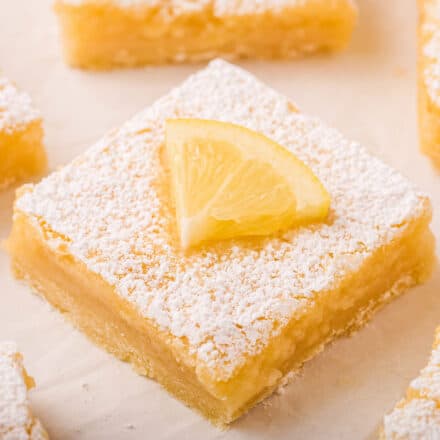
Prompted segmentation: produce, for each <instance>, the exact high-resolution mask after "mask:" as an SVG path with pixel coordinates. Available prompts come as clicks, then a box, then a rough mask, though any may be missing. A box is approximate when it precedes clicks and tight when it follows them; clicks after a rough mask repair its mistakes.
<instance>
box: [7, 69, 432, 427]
mask: <svg viewBox="0 0 440 440" xmlns="http://www.w3.org/2000/svg"><path fill="white" fill-rule="evenodd" d="M176 117H179V118H182V117H184V118H185V117H188V118H202V119H213V120H223V121H227V122H232V123H235V124H239V125H242V126H245V127H248V128H250V129H252V130H254V131H257V132H260V133H263V134H264V135H266V136H267V137H269V138H271V139H273V140H274V141H276V142H278V143H279V144H280V145H283V146H285V147H286V148H288V149H289V150H291V151H292V152H293V153H294V154H295V155H296V156H297V157H298V158H300V159H301V160H303V161H304V162H305V163H306V164H307V165H308V166H310V167H311V168H312V170H313V172H314V173H315V174H316V176H317V177H318V178H319V179H320V181H321V182H322V183H323V184H324V186H325V187H326V189H327V190H328V191H329V193H330V195H331V198H332V204H331V214H330V216H329V218H328V221H327V222H326V223H324V224H315V225H310V226H308V227H301V228H296V229H291V230H289V231H287V232H284V233H282V234H279V235H276V236H270V237H265V238H260V239H242V240H229V241H223V242H217V243H214V244H209V245H206V246H205V247H201V248H200V249H196V250H192V251H191V252H184V251H183V250H182V249H181V247H180V246H179V239H178V235H177V230H176V218H175V207H174V202H173V199H172V197H170V176H169V169H168V166H167V161H166V159H165V156H164V145H163V144H164V126H165V120H166V119H167V118H176ZM430 220H431V208H430V202H429V200H428V198H427V197H426V196H425V195H424V194H422V193H421V192H420V191H419V190H417V189H416V188H415V187H414V186H413V185H412V184H411V183H410V182H409V181H408V180H407V179H405V178H404V177H402V176H401V175H400V174H399V173H397V172H396V171H394V170H392V169H391V168H389V167H388V166H386V165H384V164H383V163H382V162H381V161H380V160H378V159H376V158H374V157H372V156H370V155H369V154H368V153H367V152H366V151H365V150H364V149H363V148H362V147H361V146H359V145H358V144H356V143H353V142H350V141H347V140H346V139H344V137H343V136H342V135H341V134H340V133H339V132H337V131H336V130H334V129H332V128H329V127H327V126H326V125H325V124H323V123H322V122H321V121H319V120H318V119H315V118H311V117H308V116H305V115H302V114H301V113H299V112H298V110H297V109H296V107H295V106H294V105H293V104H292V103H291V101H290V100H289V99H287V98H285V97H283V96H282V95H280V94H278V93H277V92H275V91H273V90H272V89H270V88H269V87H267V86H266V85H264V84H262V83H260V82H259V81H258V80H256V79H255V78H254V77H253V76H251V75H250V74H248V73H246V72H245V71H243V70H241V69H239V68H237V67H234V66H232V65H230V64H228V63H226V62H224V61H221V60H216V61H213V62H212V63H210V65H209V66H208V67H207V68H206V69H204V70H202V71H200V72H199V73H197V74H195V75H193V76H191V77H190V78H189V79H188V80H187V81H185V82H184V84H183V85H181V86H180V87H178V88H176V89H174V90H173V91H171V92H170V93H169V94H168V95H166V96H164V97H163V98H162V99H160V100H159V101H157V102H156V103H154V104H153V105H152V106H151V107H149V108H147V109H146V110H144V111H143V112H141V113H139V114H138V115H136V116H135V117H134V118H133V119H132V120H130V121H128V122H127V123H126V124H125V125H123V126H122V127H121V128H120V129H118V130H116V131H113V132H111V133H110V134H108V135H107V136H105V137H104V138H103V139H102V140H101V141H99V142H98V143H97V144H96V145H95V146H93V147H92V148H91V149H89V150H88V151H87V152H86V153H85V154H83V155H81V156H79V157H78V158H77V159H75V160H74V161H73V162H72V163H71V164H69V165H67V166H66V167H64V168H63V169H61V170H59V171H57V172H55V173H53V174H51V175H50V176H49V177H47V178H46V179H44V180H43V181H42V182H41V183H39V184H38V185H27V186H25V187H23V189H22V190H21V191H20V192H19V194H18V196H17V200H16V204H15V214H14V224H13V230H12V233H11V236H10V238H9V241H8V248H9V251H10V253H11V256H12V261H13V268H14V271H15V274H16V275H17V277H19V278H24V279H26V280H28V282H29V283H30V284H31V285H32V286H33V287H34V288H35V289H36V291H37V292H39V293H40V294H41V295H42V296H44V297H45V298H46V299H47V300H48V301H49V302H50V303H51V304H53V305H54V306H55V307H57V308H58V309H60V310H61V311H62V312H63V313H64V315H65V316H66V317H68V318H69V319H70V320H71V321H72V322H73V323H74V324H75V325H76V326H77V327H79V328H80V329H82V330H83V331H84V332H85V333H86V334H87V335H88V336H89V337H90V338H91V339H92V340H93V341H95V342H96V343H97V344H99V345H101V346H103V347H105V348H106V349H107V350H108V351H110V352H111V353H113V354H114V355H116V356H118V357H119V358H121V359H123V360H126V361H129V362H131V363H132V364H133V365H134V366H135V368H136V369H137V370H138V371H139V372H140V373H141V374H145V375H147V376H150V377H153V378H155V379H156V380H158V381H159V382H160V383H161V384H162V385H163V386H164V387H165V388H166V389H167V390H169V391H170V392H171V393H172V394H174V395H175V396H177V397H178V398H180V399H181V400H183V401H184V402H185V403H187V404H188V405H189V406H191V407H193V408H195V409H197V410H199V411H200V412H201V413H203V414H204V415H205V416H206V417H207V418H209V419H210V420H211V421H212V422H214V423H216V424H219V425H224V424H227V423H230V422H231V421H233V420H234V419H236V418H237V417H239V416H240V415H241V414H243V413H244V412H245V411H246V410H248V409H249V408H250V407H252V406H253V405H255V404H256V403H257V402H258V401H260V400H262V399H263V398H264V397H265V396H267V395H269V394H271V392H272V391H273V390H274V389H275V388H276V387H278V386H279V384H280V383H282V381H283V378H284V377H285V375H286V374H287V373H289V372H290V371H292V370H297V369H298V368H300V367H301V365H302V364H303V363H304V362H305V361H306V360H307V359H309V358H311V357H312V356H314V355H315V354H316V353H318V352H319V351H320V350H321V349H322V348H323V347H324V345H325V344H326V343H328V342H329V341H331V340H333V339H334V338H335V337H336V336H339V335H342V334H347V333H349V332H351V331H352V330H353V329H355V328H357V327H359V326H361V325H363V324H364V323H365V322H366V321H367V320H368V319H369V318H370V316H371V315H372V313H373V312H375V311H376V310H377V309H378V308H379V307H380V306H382V305H383V304H384V303H386V302H388V301H390V300H391V299H393V298H394V297H395V296H397V295H398V294H400V293H402V292H404V291H405V290H406V289H407V288H409V287H411V286H413V285H415V284H418V283H420V282H423V281H424V280H425V279H426V278H427V277H428V276H429V275H430V273H431V270H432V267H433V264H434V259H435V258H434V239H433V236H432V233H431V232H430V229H429V223H430Z"/></svg>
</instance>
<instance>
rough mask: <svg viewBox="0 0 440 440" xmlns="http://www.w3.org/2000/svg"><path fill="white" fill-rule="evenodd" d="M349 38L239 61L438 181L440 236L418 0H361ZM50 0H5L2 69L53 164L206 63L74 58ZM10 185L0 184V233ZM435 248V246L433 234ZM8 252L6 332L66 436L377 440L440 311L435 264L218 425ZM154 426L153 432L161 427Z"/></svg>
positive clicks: (408, 168)
mask: <svg viewBox="0 0 440 440" xmlns="http://www.w3.org/2000/svg"><path fill="white" fill-rule="evenodd" d="M359 2H360V7H361V20H360V26H359V29H358V31H357V33H356V35H355V39H354V42H353V44H352V47H351V49H350V50H349V51H348V52H346V53H345V54H342V55H340V56H336V57H319V58H311V59H307V60H303V61H299V62H289V63H262V62H246V63H243V64H242V65H243V66H244V67H246V68H247V69H249V70H250V71H251V72H253V73H254V74H256V75H257V76H258V77H259V78H261V79H263V80H265V81H266V82H268V83H269V84H270V85H272V86H274V87H275V88H277V89H278V90H280V91H281V92H283V93H285V94H286V95H288V96H289V97H291V98H292V99H293V100H294V101H295V102H296V103H297V104H298V105H299V106H300V108H301V109H302V110H304V111H305V112H307V113H311V114H314V115H317V116H320V117H322V118H323V119H324V120H326V121H327V122H329V123H330V124H332V125H334V126H335V127H337V128H339V129H340V130H341V131H342V132H343V133H344V134H346V135H347V136H348V137H351V138H353V139H356V140H360V141H361V142H362V143H363V144H365V145H366V146H369V147H370V149H371V151H373V152H375V153H377V154H378V155H379V156H381V157H382V158H384V159H385V160H386V161H387V162H388V163H390V164H392V165H393V166H395V167H396V168H398V169H399V170H401V171H402V172H404V173H405V174H407V175H408V176H409V177H410V178H412V179H413V180H414V181H416V182H417V183H419V185H420V186H421V187H422V188H423V189H425V190H426V191H428V192H430V193H431V195H432V199H433V204H434V209H435V211H436V212H435V216H434V223H433V229H434V231H435V232H436V234H437V237H438V238H439V240H440V176H439V175H438V174H435V172H434V170H433V169H432V168H431V166H430V164H429V162H428V160H427V159H425V158H424V157H423V156H421V155H420V154H419V153H418V146H417V137H416V106H415V93H416V88H415V48H416V39H415V25H416V21H415V17H416V11H415V2H413V1H412V0H388V1H386V2H384V1H383V0H359ZM50 3H51V0H15V1H14V2H0V66H1V69H2V70H3V71H4V73H5V74H6V75H7V76H9V77H10V78H14V79H15V80H16V81H17V82H18V84H19V85H20V86H21V87H22V88H23V89H26V90H28V91H29V92H30V93H31V95H32V96H33V98H34V100H35V103H36V105H37V106H39V107H40V108H41V110H42V113H43V116H44V117H45V119H46V132H47V137H46V140H47V146H48V151H49V157H50V161H51V166H52V167H56V166H58V165H60V164H62V163H65V162H66V161H68V160H70V159H71V158H73V157H75V156H76V155H77V154H78V153H79V152H81V151H83V150H84V149H85V148H87V147H88V146H89V145H90V144H91V143H92V142H94V141H95V140H97V139H98V138H99V137H101V135H102V134H103V132H105V131H106V130H108V129H110V128H111V127H113V126H117V125H119V124H120V123H121V122H123V121H125V120H126V119H128V117H130V116H131V115H132V114H134V113H135V112H136V111H137V110H139V109H141V108H143V107H145V106H146V105H148V104H149V103H151V102H152V101H153V99H155V98H156V97H159V96H160V95H162V94H163V93H165V92H166V91H167V90H169V89H170V88H171V87H173V86H175V85H177V84H179V83H180V82H181V81H182V80H183V79H184V78H185V77H186V76H187V75H188V74H189V73H191V72H193V71H195V70H197V69H198V68H200V65H190V66H180V67H161V68H148V69H143V70H135V71H124V72H113V73H110V74H102V73H100V74H98V73H84V72H79V71H74V70H70V69H68V68H67V67H65V66H64V65H63V64H62V62H61V60H60V57H59V48H58V42H57V28H56V23H55V19H54V17H53V15H52V13H51V10H50ZM12 199H13V194H12V192H8V193H5V194H2V195H0V237H1V238H5V237H6V236H7V234H8V231H9V228H10V225H11V221H10V214H11V204H12ZM437 246H438V247H437V249H438V250H439V252H438V253H440V246H439V245H437ZM8 263H9V262H8V257H7V256H6V254H5V253H3V252H2V253H0V338H1V339H8V338H9V339H15V340H16V341H17V342H18V343H19V345H20V347H21V349H22V351H23V353H24V355H25V357H26V365H27V367H28V368H29V370H30V371H32V373H33V376H34V377H35V379H36V381H37V382H38V384H39V387H38V389H37V390H35V392H34V393H33V396H32V397H33V404H34V409H35V413H36V414H37V415H38V416H39V417H40V418H41V420H42V422H43V423H44V424H45V426H46V427H47V428H48V430H49V433H50V434H51V435H52V438H62V439H66V440H69V439H93V440H95V439H97V440H99V439H106V440H108V439H110V440H111V439H141V438H146V436H148V437H149V438H155V439H159V440H162V439H174V438H176V437H178V438H180V439H214V438H216V439H227V440H241V439H248V438H253V439H254V438H255V439H269V438H270V439H287V438H288V439H313V440H315V439H317V440H319V439H321V438H322V439H324V438H325V439H336V438H337V439H350V440H351V439H369V438H374V433H375V430H376V429H377V426H378V425H379V423H380V422H381V420H382V417H383V414H384V413H385V412H386V411H388V410H390V409H391V408H392V407H393V406H394V404H395V402H396V401H397V400H398V399H399V398H400V396H401V395H402V393H403V392H404V390H405V389H406V387H407V385H408V383H409V382H410V380H411V379H412V378H413V377H415V376H416V375H417V373H418V371H419V370H420V368H422V367H423V365H425V364H426V359H427V357H428V354H429V352H430V346H431V343H432V334H433V331H434V329H435V327H436V326H437V325H438V324H439V322H440V270H439V269H437V271H436V273H435V275H434V278H433V280H432V281H431V282H429V283H428V284H426V285H425V286H424V287H421V288H418V289H414V290H412V291H411V292H410V293H409V294H407V295H405V296H404V297H403V298H401V299H399V300H397V301H396V302H394V303H393V304H391V305H390V306H388V307H387V308H386V309H385V310H384V311H383V312H381V313H380V314H379V315H377V316H376V317H375V318H374V320H373V322H372V323H371V324H370V325H369V326H368V327H367V328H366V329H364V330H362V331H361V332H359V333H357V334H356V335H355V336H354V337H352V338H350V339H346V340H341V341H338V342H337V343H335V344H334V345H333V346H332V347H330V348H328V349H327V350H326V351H325V352H324V353H323V354H322V355H320V356H318V357H317V358H316V359H314V360H313V361H311V362H310V363H309V364H308V365H307V366H306V367H305V369H304V372H303V374H302V377H301V378H300V379H298V380H296V381H295V382H294V383H293V384H292V385H290V386H289V387H288V388H287V389H286V390H285V393H284V394H283V395H280V396H274V397H273V398H271V399H270V400H269V402H268V403H267V404H265V405H264V406H263V405H260V406H259V407H257V408H256V409H254V410H253V411H251V412H250V413H249V415H248V416H246V417H245V418H243V419H242V420H240V421H239V422H238V423H236V424H235V425H233V427H232V428H231V430H229V431H228V432H219V431H217V430H216V429H215V428H213V427H211V426H210V425H209V424H208V423H207V422H205V421H204V420H202V419H201V418H200V416H198V415H197V414H195V413H193V412H192V411H190V410H189V409H187V408H185V407H184V406H183V405H182V404H181V403H179V402H177V401H176V400H174V399H173V398H172V397H170V396H169V395H168V394H167V393H166V392H164V391H163V390H161V389H160V387H159V385H157V384H156V383H154V382H152V381H149V380H146V379H144V378H142V377H139V376H137V375H136V374H135V373H133V371H132V370H131V368H130V367H129V366H128V365H125V364H123V363H121V362H119V361H117V360H115V359H113V358H112V357H111V356H110V355H108V354H107V353H105V352H103V351H101V350H100V349H98V348H96V347H95V346H93V345H92V344H91V343H90V342H89V341H88V340H87V339H86V338H85V337H84V336H83V335H81V334H80V333H78V332H77V331H75V330H74V329H73V328H72V327H71V326H70V324H68V323H65V322H64V321H63V319H62V317H61V316H60V315H59V314H58V313H55V312H52V311H51V310H50V309H49V307H48V306H47V305H46V304H45V303H44V302H42V301H41V300H39V299H38V298H37V297H35V296H34V295H32V294H30V293H29V290H28V288H27V287H26V286H23V285H21V284H17V282H16V281H14V280H13V279H12V277H11V275H10V271H9V267H8ZM153 433H154V435H153Z"/></svg>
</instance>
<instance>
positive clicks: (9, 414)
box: [0, 342, 49, 440]
mask: <svg viewBox="0 0 440 440" xmlns="http://www.w3.org/2000/svg"><path fill="white" fill-rule="evenodd" d="M33 386H34V380H33V379H32V378H31V377H30V376H28V375H27V373H26V371H25V369H24V367H23V359H22V356H21V354H20V353H19V352H18V351H17V347H16V345H15V343H13V342H0V438H1V439H5V440H8V439H10V440H26V439H29V440H45V439H48V438H49V437H48V435H47V433H46V431H45V430H44V428H43V426H42V425H41V423H40V421H39V420H38V419H37V418H35V417H34V415H33V414H32V411H31V410H30V407H29V400H28V397H27V391H28V389H29V388H32V387H33Z"/></svg>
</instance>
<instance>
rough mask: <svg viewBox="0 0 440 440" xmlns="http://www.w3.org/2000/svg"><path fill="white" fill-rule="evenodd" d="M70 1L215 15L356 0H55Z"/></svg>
mask: <svg viewBox="0 0 440 440" xmlns="http://www.w3.org/2000/svg"><path fill="white" fill-rule="evenodd" d="M57 1H58V2H59V3H64V4H70V5H76V6H81V5H87V4H110V5H115V6H118V7H121V8H133V7H136V8H138V7H144V8H156V9H158V10H159V11H161V12H163V13H164V14H167V15H168V16H174V15H180V14H184V13H194V12H198V11H204V10H210V11H212V13H213V15H214V16H223V15H230V14H257V13H262V12H267V11H274V12H277V11H282V10H284V9H285V8H307V7H315V8H316V10H317V11H319V10H320V8H322V7H323V6H324V7H325V9H326V10H329V9H330V10H331V9H335V10H336V9H338V8H339V7H341V5H342V6H349V7H351V8H353V9H355V8H356V4H355V0H332V1H328V0H257V1H255V0H165V1H164V0H57Z"/></svg>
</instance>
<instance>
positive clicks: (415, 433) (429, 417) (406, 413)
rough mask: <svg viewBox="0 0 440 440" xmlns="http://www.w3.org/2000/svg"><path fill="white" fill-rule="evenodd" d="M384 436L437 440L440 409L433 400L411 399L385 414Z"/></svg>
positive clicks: (403, 439)
mask: <svg viewBox="0 0 440 440" xmlns="http://www.w3.org/2000/svg"><path fill="white" fill-rule="evenodd" d="M382 438H384V439H386V440H429V439H432V440H436V439H438V438H440V409H438V408H437V405H436V403H435V402H434V401H432V400H425V399H414V400H411V401H410V402H409V403H407V404H405V405H403V406H400V407H397V408H396V409H395V410H394V411H393V412H392V413H391V414H389V415H387V416H385V421H384V430H383V434H382Z"/></svg>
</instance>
